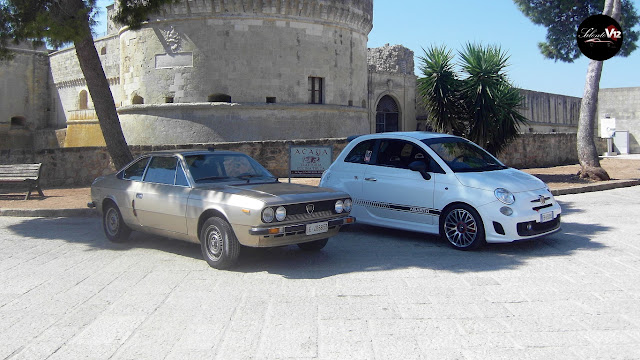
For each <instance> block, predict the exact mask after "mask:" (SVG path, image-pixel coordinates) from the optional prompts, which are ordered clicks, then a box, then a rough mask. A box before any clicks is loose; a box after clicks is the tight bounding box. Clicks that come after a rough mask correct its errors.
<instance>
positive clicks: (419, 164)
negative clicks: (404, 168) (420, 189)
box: [409, 161, 431, 180]
mask: <svg viewBox="0 0 640 360" xmlns="http://www.w3.org/2000/svg"><path fill="white" fill-rule="evenodd" d="M409 170H412V171H417V172H419V173H420V175H422V177H423V178H424V179H425V180H431V175H429V173H428V172H427V170H428V167H427V164H426V163H425V162H424V161H414V162H412V163H410V164H409Z"/></svg>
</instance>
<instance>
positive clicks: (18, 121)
mask: <svg viewBox="0 0 640 360" xmlns="http://www.w3.org/2000/svg"><path fill="white" fill-rule="evenodd" d="M26 126H27V119H25V118H24V116H14V117H12V118H11V129H23V128H25V127H26Z"/></svg>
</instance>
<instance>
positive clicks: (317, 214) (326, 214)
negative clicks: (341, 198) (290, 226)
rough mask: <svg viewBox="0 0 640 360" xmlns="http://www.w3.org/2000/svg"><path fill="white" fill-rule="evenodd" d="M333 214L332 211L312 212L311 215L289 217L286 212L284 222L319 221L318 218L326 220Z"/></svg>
mask: <svg viewBox="0 0 640 360" xmlns="http://www.w3.org/2000/svg"><path fill="white" fill-rule="evenodd" d="M333 214H334V212H333V211H314V212H313V213H311V214H307V213H304V214H293V215H289V212H288V211H287V217H286V218H285V221H304V220H313V219H319V218H326V217H329V216H331V215H333Z"/></svg>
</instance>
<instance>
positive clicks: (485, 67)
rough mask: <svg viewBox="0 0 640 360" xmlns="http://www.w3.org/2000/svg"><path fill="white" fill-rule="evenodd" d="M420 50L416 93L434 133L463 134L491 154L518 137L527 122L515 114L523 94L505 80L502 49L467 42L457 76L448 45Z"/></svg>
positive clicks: (504, 54) (504, 58) (505, 65)
mask: <svg viewBox="0 0 640 360" xmlns="http://www.w3.org/2000/svg"><path fill="white" fill-rule="evenodd" d="M423 51H424V56H422V57H419V59H420V61H421V66H420V70H421V71H422V74H423V75H424V77H423V78H420V79H418V94H419V95H420V98H421V99H422V101H423V103H424V104H425V106H426V109H427V111H428V114H429V122H430V124H431V126H432V127H433V128H434V129H436V130H437V131H442V132H447V133H455V134H457V135H462V136H464V137H466V138H468V139H469V140H471V141H473V142H475V143H477V144H478V145H480V146H482V147H483V148H485V149H486V150H487V151H489V152H491V153H492V154H498V153H499V152H500V151H502V150H503V149H504V148H505V147H506V146H507V145H508V144H509V142H511V141H512V140H513V139H514V138H515V137H517V136H518V133H519V127H520V125H521V124H523V123H525V122H526V118H525V117H524V116H522V115H521V114H520V113H518V111H517V110H516V109H517V108H518V107H519V106H520V104H521V103H522V95H520V91H519V90H518V89H517V88H515V87H514V86H513V85H512V84H511V83H510V82H509V79H508V77H507V74H506V68H507V66H508V63H507V61H508V59H509V57H508V56H507V54H506V53H505V52H503V51H502V50H501V49H500V47H497V46H486V47H484V46H482V45H476V44H467V45H466V46H465V48H464V50H463V51H462V52H459V56H460V58H461V61H460V62H459V63H458V65H459V67H460V69H461V70H462V72H461V73H460V74H459V73H457V72H456V71H455V64H454V62H453V55H452V53H451V51H449V50H447V49H446V47H444V46H441V47H430V48H429V49H427V50H424V49H423ZM461 78H462V79H461Z"/></svg>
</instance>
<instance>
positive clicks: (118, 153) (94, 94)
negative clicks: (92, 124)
mask: <svg viewBox="0 0 640 360" xmlns="http://www.w3.org/2000/svg"><path fill="white" fill-rule="evenodd" d="M86 26H87V28H88V27H89V23H88V22H87V24H86ZM86 34H88V35H87V36H84V37H82V39H80V40H77V41H75V42H74V45H75V48H76V55H77V56H78V62H79V63H80V68H81V69H82V74H83V75H84V78H85V80H86V81H87V88H88V89H89V94H90V95H91V99H92V100H93V105H94V108H95V111H96V115H97V116H98V121H99V123H100V129H101V130H102V135H103V136H104V141H105V143H106V144H107V151H108V152H109V155H111V159H112V160H113V163H114V165H115V167H116V169H120V168H122V167H124V166H125V165H126V164H128V163H129V162H131V160H133V156H132V155H131V151H130V150H129V146H128V145H127V141H126V140H125V138H124V134H123V133H122V127H121V126H120V119H119V118H118V113H117V112H116V105H115V102H114V101H113V94H112V93H111V88H110V87H109V82H108V81H107V77H106V76H105V74H104V70H103V69H102V63H101V62H100V57H99V56H98V51H97V50H96V46H95V44H94V42H93V38H92V36H91V31H90V30H88V29H87V31H86Z"/></svg>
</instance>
